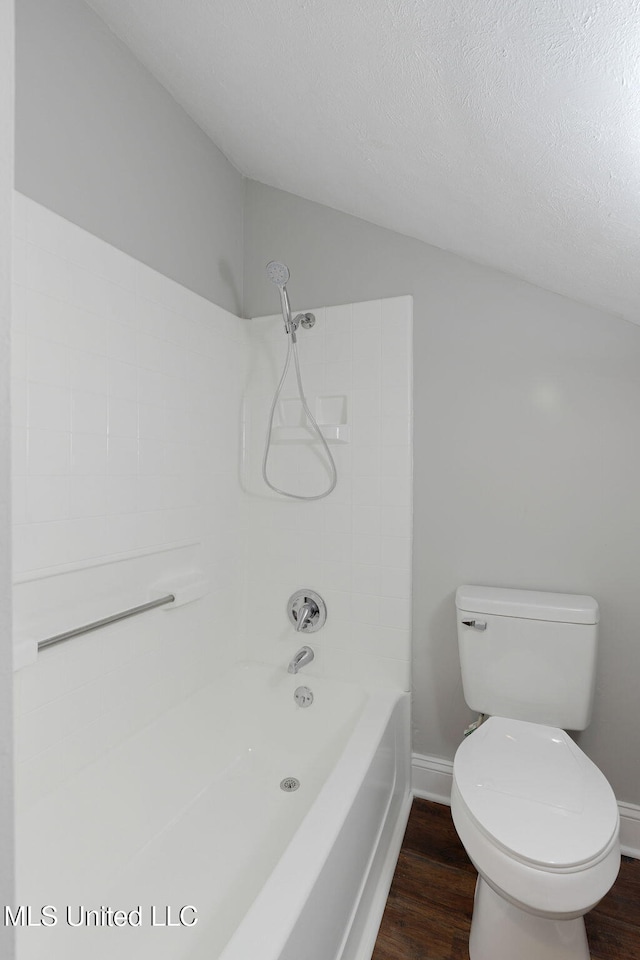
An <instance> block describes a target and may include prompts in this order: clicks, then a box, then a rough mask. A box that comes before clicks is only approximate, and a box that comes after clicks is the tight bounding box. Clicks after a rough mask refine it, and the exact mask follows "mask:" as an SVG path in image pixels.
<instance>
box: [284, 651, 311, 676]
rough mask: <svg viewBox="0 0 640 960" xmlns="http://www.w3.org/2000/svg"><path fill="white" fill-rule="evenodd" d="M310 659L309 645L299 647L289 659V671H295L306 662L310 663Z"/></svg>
mask: <svg viewBox="0 0 640 960" xmlns="http://www.w3.org/2000/svg"><path fill="white" fill-rule="evenodd" d="M312 660H313V650H312V649H311V647H300V649H299V650H298V652H297V653H296V654H294V656H293V657H292V659H291V662H290V664H289V667H288V670H289V673H297V672H298V670H299V669H300V667H305V666H306V665H307V664H308V663H311V661H312Z"/></svg>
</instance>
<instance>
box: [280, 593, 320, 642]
mask: <svg viewBox="0 0 640 960" xmlns="http://www.w3.org/2000/svg"><path fill="white" fill-rule="evenodd" d="M287 614H288V617H289V620H290V621H291V623H292V624H293V626H294V627H295V628H296V632H297V633H315V632H316V631H317V630H319V629H320V628H321V627H323V626H324V623H325V620H326V619H327V605H326V604H325V602H324V600H323V599H322V597H321V596H320V594H319V593H316V592H315V590H307V589H304V590H296V592H295V593H294V594H292V595H291V596H290V597H289V600H288V602H287Z"/></svg>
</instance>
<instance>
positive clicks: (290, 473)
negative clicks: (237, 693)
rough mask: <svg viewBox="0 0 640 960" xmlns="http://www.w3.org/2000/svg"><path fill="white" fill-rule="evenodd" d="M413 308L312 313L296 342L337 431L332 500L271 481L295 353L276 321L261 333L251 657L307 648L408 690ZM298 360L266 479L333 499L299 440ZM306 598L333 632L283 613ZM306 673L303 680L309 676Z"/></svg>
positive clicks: (340, 666)
mask: <svg viewBox="0 0 640 960" xmlns="http://www.w3.org/2000/svg"><path fill="white" fill-rule="evenodd" d="M412 307H413V301H412V298H411V297H396V298H392V299H388V300H374V301H370V302H367V303H354V304H347V305H344V306H337V307H330V308H325V309H318V310H314V313H315V315H316V318H317V322H316V325H315V326H314V327H313V329H311V330H309V331H305V330H301V331H300V332H299V334H298V344H299V352H300V362H301V367H302V377H303V382H304V386H305V392H306V395H307V400H308V402H309V405H310V407H311V409H312V412H314V415H315V416H316V418H317V419H318V420H319V422H321V423H324V424H326V425H327V429H328V430H329V431H333V430H334V429H335V427H336V426H338V427H339V428H340V431H341V433H342V436H343V437H344V442H333V441H331V450H332V452H333V455H334V457H335V461H336V466H337V470H338V484H337V487H336V489H335V490H334V491H333V493H331V494H330V495H329V497H327V498H326V499H323V500H316V501H311V502H303V501H298V500H286V499H284V498H282V497H280V496H278V495H277V494H272V493H271V491H269V490H268V488H267V487H266V486H265V484H264V483H263V481H262V478H261V465H262V454H263V449H264V441H265V433H266V428H267V420H268V413H269V408H270V405H271V401H272V397H273V393H274V390H275V388H276V385H277V383H278V380H279V378H280V375H281V371H282V366H283V363H284V358H285V355H286V348H287V344H286V339H285V336H284V333H283V329H282V318H281V317H279V316H275V317H266V318H260V319H256V320H254V321H253V322H252V327H251V361H250V377H249V378H248V386H247V395H246V405H245V444H246V455H245V473H244V485H245V489H246V491H247V493H248V503H247V508H246V515H245V516H246V526H245V553H246V565H247V571H246V591H247V595H246V601H245V613H246V618H247V622H246V629H245V645H246V650H247V655H248V656H249V657H251V658H255V659H259V660H267V661H270V662H274V663H279V664H283V665H286V664H287V662H288V660H289V659H290V658H291V656H292V655H293V653H294V652H295V650H296V649H297V648H298V647H299V646H300V645H301V644H302V643H303V642H308V643H310V645H311V646H312V647H313V649H314V651H315V655H316V659H315V662H314V663H313V664H312V666H311V667H310V668H309V669H310V670H311V671H313V672H316V673H320V674H329V675H332V676H334V677H338V678H342V679H356V680H360V681H364V682H367V683H371V684H378V683H382V684H385V685H393V686H397V687H400V688H402V689H409V686H410V610H411V602H410V596H411V518H412V485H411V474H412V462H411V433H412V412H411V358H412ZM296 398H297V390H296V385H295V375H294V372H293V363H292V365H291V369H290V371H289V374H288V378H287V381H286V384H285V388H284V390H283V393H282V402H281V403H280V404H279V406H278V409H277V410H276V416H275V420H274V425H275V428H276V429H275V431H274V443H273V445H272V448H271V452H270V456H269V475H270V478H271V480H272V482H274V483H275V484H276V485H277V486H280V487H281V488H283V489H287V490H290V491H292V492H296V493H300V494H305V493H307V494H309V493H311V494H314V493H318V492H320V491H321V490H323V489H325V488H326V486H327V485H328V483H329V479H330V474H329V471H328V468H327V467H326V463H325V460H324V458H323V455H322V453H321V451H319V450H318V448H319V444H318V443H317V441H316V442H315V443H310V442H309V440H308V439H307V440H304V439H300V433H301V431H300V423H301V422H303V420H302V419H301V410H300V405H299V403H298V401H297V399H296ZM301 587H309V588H311V589H314V590H317V591H318V592H319V593H320V594H321V595H322V596H323V597H324V599H325V601H326V603H327V609H328V616H327V622H326V625H325V626H324V627H323V629H322V632H320V633H317V634H314V635H313V636H312V637H309V638H303V637H301V636H300V635H299V634H296V633H295V631H294V630H293V628H292V627H291V625H290V624H289V621H288V620H287V615H286V610H285V607H286V601H287V599H288V597H289V596H290V595H291V594H292V593H293V592H294V591H295V590H297V589H299V588H301ZM301 676H302V675H301Z"/></svg>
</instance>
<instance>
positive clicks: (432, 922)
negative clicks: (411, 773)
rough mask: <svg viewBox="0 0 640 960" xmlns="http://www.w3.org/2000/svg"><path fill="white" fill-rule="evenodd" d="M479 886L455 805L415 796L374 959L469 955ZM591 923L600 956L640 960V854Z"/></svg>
mask: <svg viewBox="0 0 640 960" xmlns="http://www.w3.org/2000/svg"><path fill="white" fill-rule="evenodd" d="M475 884H476V871H475V870H474V868H473V866H472V865H471V862H470V861H469V858H468V857H467V855H466V853H465V850H464V847H463V846H462V844H461V843H460V841H459V840H458V835H457V833H456V831H455V828H454V826H453V823H452V821H451V812H450V810H449V808H448V807H445V806H442V805H441V804H438V803H429V801H428V800H414V801H413V806H412V808H411V816H410V817H409V823H408V825H407V831H406V833H405V835H404V840H403V842H402V850H401V851H400V857H399V859H398V864H397V866H396V872H395V874H394V878H393V884H392V885H391V890H390V891H389V899H388V900H387V906H386V909H385V912H384V917H383V918H382V925H381V927H380V931H379V933H378V939H377V941H376V947H375V950H374V952H373V957H372V960H468V957H469V952H468V949H467V944H468V940H469V926H470V924H471V911H472V907H473V892H474V889H475ZM586 924H587V933H588V936H589V943H590V946H591V956H592V960H640V860H632V859H631V858H630V857H623V858H622V867H621V869H620V874H619V875H618V879H617V880H616V882H615V885H614V886H613V888H612V890H611V891H610V893H609V894H608V895H607V896H606V897H605V898H604V900H602V901H601V902H600V903H599V904H598V906H597V907H596V908H595V909H594V910H592V911H591V913H589V914H588V915H587V917H586Z"/></svg>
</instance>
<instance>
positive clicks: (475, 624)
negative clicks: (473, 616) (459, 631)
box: [462, 620, 487, 630]
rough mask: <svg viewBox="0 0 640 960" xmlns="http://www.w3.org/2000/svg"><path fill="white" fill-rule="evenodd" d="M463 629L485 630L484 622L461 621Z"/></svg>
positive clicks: (485, 624)
mask: <svg viewBox="0 0 640 960" xmlns="http://www.w3.org/2000/svg"><path fill="white" fill-rule="evenodd" d="M462 622H463V624H464V625H465V627H473V629H474V630H486V629H487V622H486V620H463V621H462Z"/></svg>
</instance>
